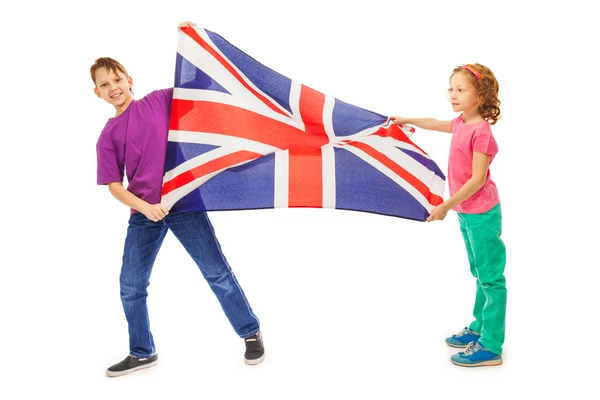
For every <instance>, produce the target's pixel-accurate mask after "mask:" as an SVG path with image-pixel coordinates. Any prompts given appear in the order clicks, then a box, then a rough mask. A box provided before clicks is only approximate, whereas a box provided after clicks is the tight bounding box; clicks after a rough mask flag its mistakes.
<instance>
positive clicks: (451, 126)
mask: <svg viewBox="0 0 600 400" xmlns="http://www.w3.org/2000/svg"><path fill="white" fill-rule="evenodd" d="M461 120H462V114H460V115H459V116H458V117H456V118H454V119H453V120H452V121H450V128H451V130H452V133H454V132H456V130H457V128H456V125H458V123H459V122H460V121H461Z"/></svg>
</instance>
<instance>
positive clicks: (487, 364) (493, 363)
mask: <svg viewBox="0 0 600 400" xmlns="http://www.w3.org/2000/svg"><path fill="white" fill-rule="evenodd" d="M450 361H451V362H452V364H455V365H460V366H461V367H493V366H496V365H502V359H499V360H490V361H483V362H480V363H477V364H463V363H460V362H457V361H454V360H453V359H450Z"/></svg>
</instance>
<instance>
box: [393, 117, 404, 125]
mask: <svg viewBox="0 0 600 400" xmlns="http://www.w3.org/2000/svg"><path fill="white" fill-rule="evenodd" d="M390 118H391V119H392V122H393V123H395V124H396V125H406V124H408V119H406V118H402V117H390Z"/></svg>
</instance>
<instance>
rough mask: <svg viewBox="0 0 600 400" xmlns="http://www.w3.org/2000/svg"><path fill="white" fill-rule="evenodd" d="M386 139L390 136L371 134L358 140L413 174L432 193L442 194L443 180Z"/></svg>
mask: <svg viewBox="0 0 600 400" xmlns="http://www.w3.org/2000/svg"><path fill="white" fill-rule="evenodd" d="M388 139H391V138H383V137H381V136H375V135H373V136H369V137H366V138H364V139H363V140H361V141H360V142H362V143H365V144H367V145H369V146H371V147H373V148H374V149H375V150H377V151H378V152H380V153H381V154H383V155H385V156H386V157H388V158H389V159H391V160H392V161H394V162H395V163H396V164H398V165H399V166H400V167H402V168H403V169H405V170H406V171H408V172H409V173H410V174H411V175H413V176H415V177H416V178H417V179H418V180H420V181H421V182H423V183H425V184H426V185H427V186H428V187H429V190H430V191H431V192H432V193H434V194H437V195H438V196H443V195H444V180H443V179H442V178H440V177H439V176H437V175H436V174H435V173H434V172H433V171H431V170H430V169H429V168H427V167H426V166H424V165H423V164H421V163H420V162H418V161H417V160H415V159H414V158H412V157H411V156H409V155H408V154H406V153H404V152H403V151H402V150H400V149H397V148H395V147H393V146H390V145H389V140H388ZM391 140H394V139H391ZM427 182H431V184H430V185H428V184H427Z"/></svg>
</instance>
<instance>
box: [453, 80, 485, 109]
mask: <svg viewBox="0 0 600 400" xmlns="http://www.w3.org/2000/svg"><path fill="white" fill-rule="evenodd" d="M467 74H470V72H469V71H465V72H462V71H461V72H459V73H456V74H454V75H453V76H452V78H451V79H450V88H449V89H448V97H449V99H450V102H451V103H452V110H453V111H455V112H460V111H462V112H463V113H464V112H466V113H468V112H472V111H476V110H477V108H478V107H479V100H478V98H477V93H476V92H475V87H474V86H473V84H472V83H471V80H470V77H469V76H468V75H467Z"/></svg>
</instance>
